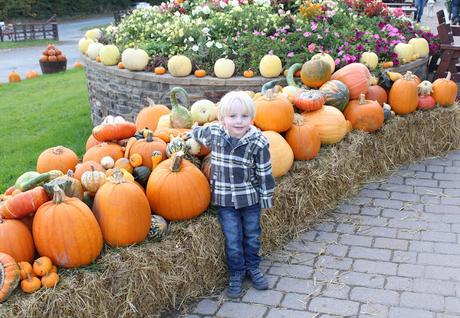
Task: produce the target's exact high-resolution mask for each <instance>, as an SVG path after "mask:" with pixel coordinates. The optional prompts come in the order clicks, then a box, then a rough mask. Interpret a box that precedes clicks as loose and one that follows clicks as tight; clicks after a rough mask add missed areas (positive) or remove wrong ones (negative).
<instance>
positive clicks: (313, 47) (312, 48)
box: [308, 43, 316, 53]
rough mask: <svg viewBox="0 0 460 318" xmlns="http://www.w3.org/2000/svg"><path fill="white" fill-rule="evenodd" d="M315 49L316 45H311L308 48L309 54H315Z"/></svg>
mask: <svg viewBox="0 0 460 318" xmlns="http://www.w3.org/2000/svg"><path fill="white" fill-rule="evenodd" d="M315 47H316V45H315V43H310V45H309V46H308V52H310V53H313V52H315Z"/></svg>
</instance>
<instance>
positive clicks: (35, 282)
mask: <svg viewBox="0 0 460 318" xmlns="http://www.w3.org/2000/svg"><path fill="white" fill-rule="evenodd" d="M41 287H42V282H41V281H40V278H38V277H36V276H32V275H30V274H27V277H26V278H25V279H23V280H22V281H21V290H22V291H23V292H24V293H27V294H32V293H35V292H36V291H37V290H39V289H40V288H41Z"/></svg>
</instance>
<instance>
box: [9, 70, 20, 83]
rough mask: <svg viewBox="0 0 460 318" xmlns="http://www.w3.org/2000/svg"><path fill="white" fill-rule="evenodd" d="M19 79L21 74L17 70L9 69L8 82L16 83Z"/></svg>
mask: <svg viewBox="0 0 460 318" xmlns="http://www.w3.org/2000/svg"><path fill="white" fill-rule="evenodd" d="M20 81H21V76H20V75H19V73H18V72H15V71H11V72H9V73H8V82H10V83H17V82H20Z"/></svg>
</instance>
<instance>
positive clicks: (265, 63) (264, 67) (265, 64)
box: [259, 54, 283, 77]
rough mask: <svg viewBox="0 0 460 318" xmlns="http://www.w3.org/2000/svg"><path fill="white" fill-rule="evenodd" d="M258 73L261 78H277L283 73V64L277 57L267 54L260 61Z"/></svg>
mask: <svg viewBox="0 0 460 318" xmlns="http://www.w3.org/2000/svg"><path fill="white" fill-rule="evenodd" d="M259 71H260V75H262V76H263V77H277V76H279V75H280V74H281V72H282V71H283V64H282V63H281V60H280V58H279V57H278V56H276V55H274V54H267V55H264V57H262V58H261V59H260V62H259Z"/></svg>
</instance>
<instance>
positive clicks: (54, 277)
mask: <svg viewBox="0 0 460 318" xmlns="http://www.w3.org/2000/svg"><path fill="white" fill-rule="evenodd" d="M58 282H59V275H58V274H57V273H53V272H48V273H47V274H46V275H44V276H43V277H42V279H41V283H42V286H43V287H45V288H53V287H55V286H56V285H57V284H58Z"/></svg>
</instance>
